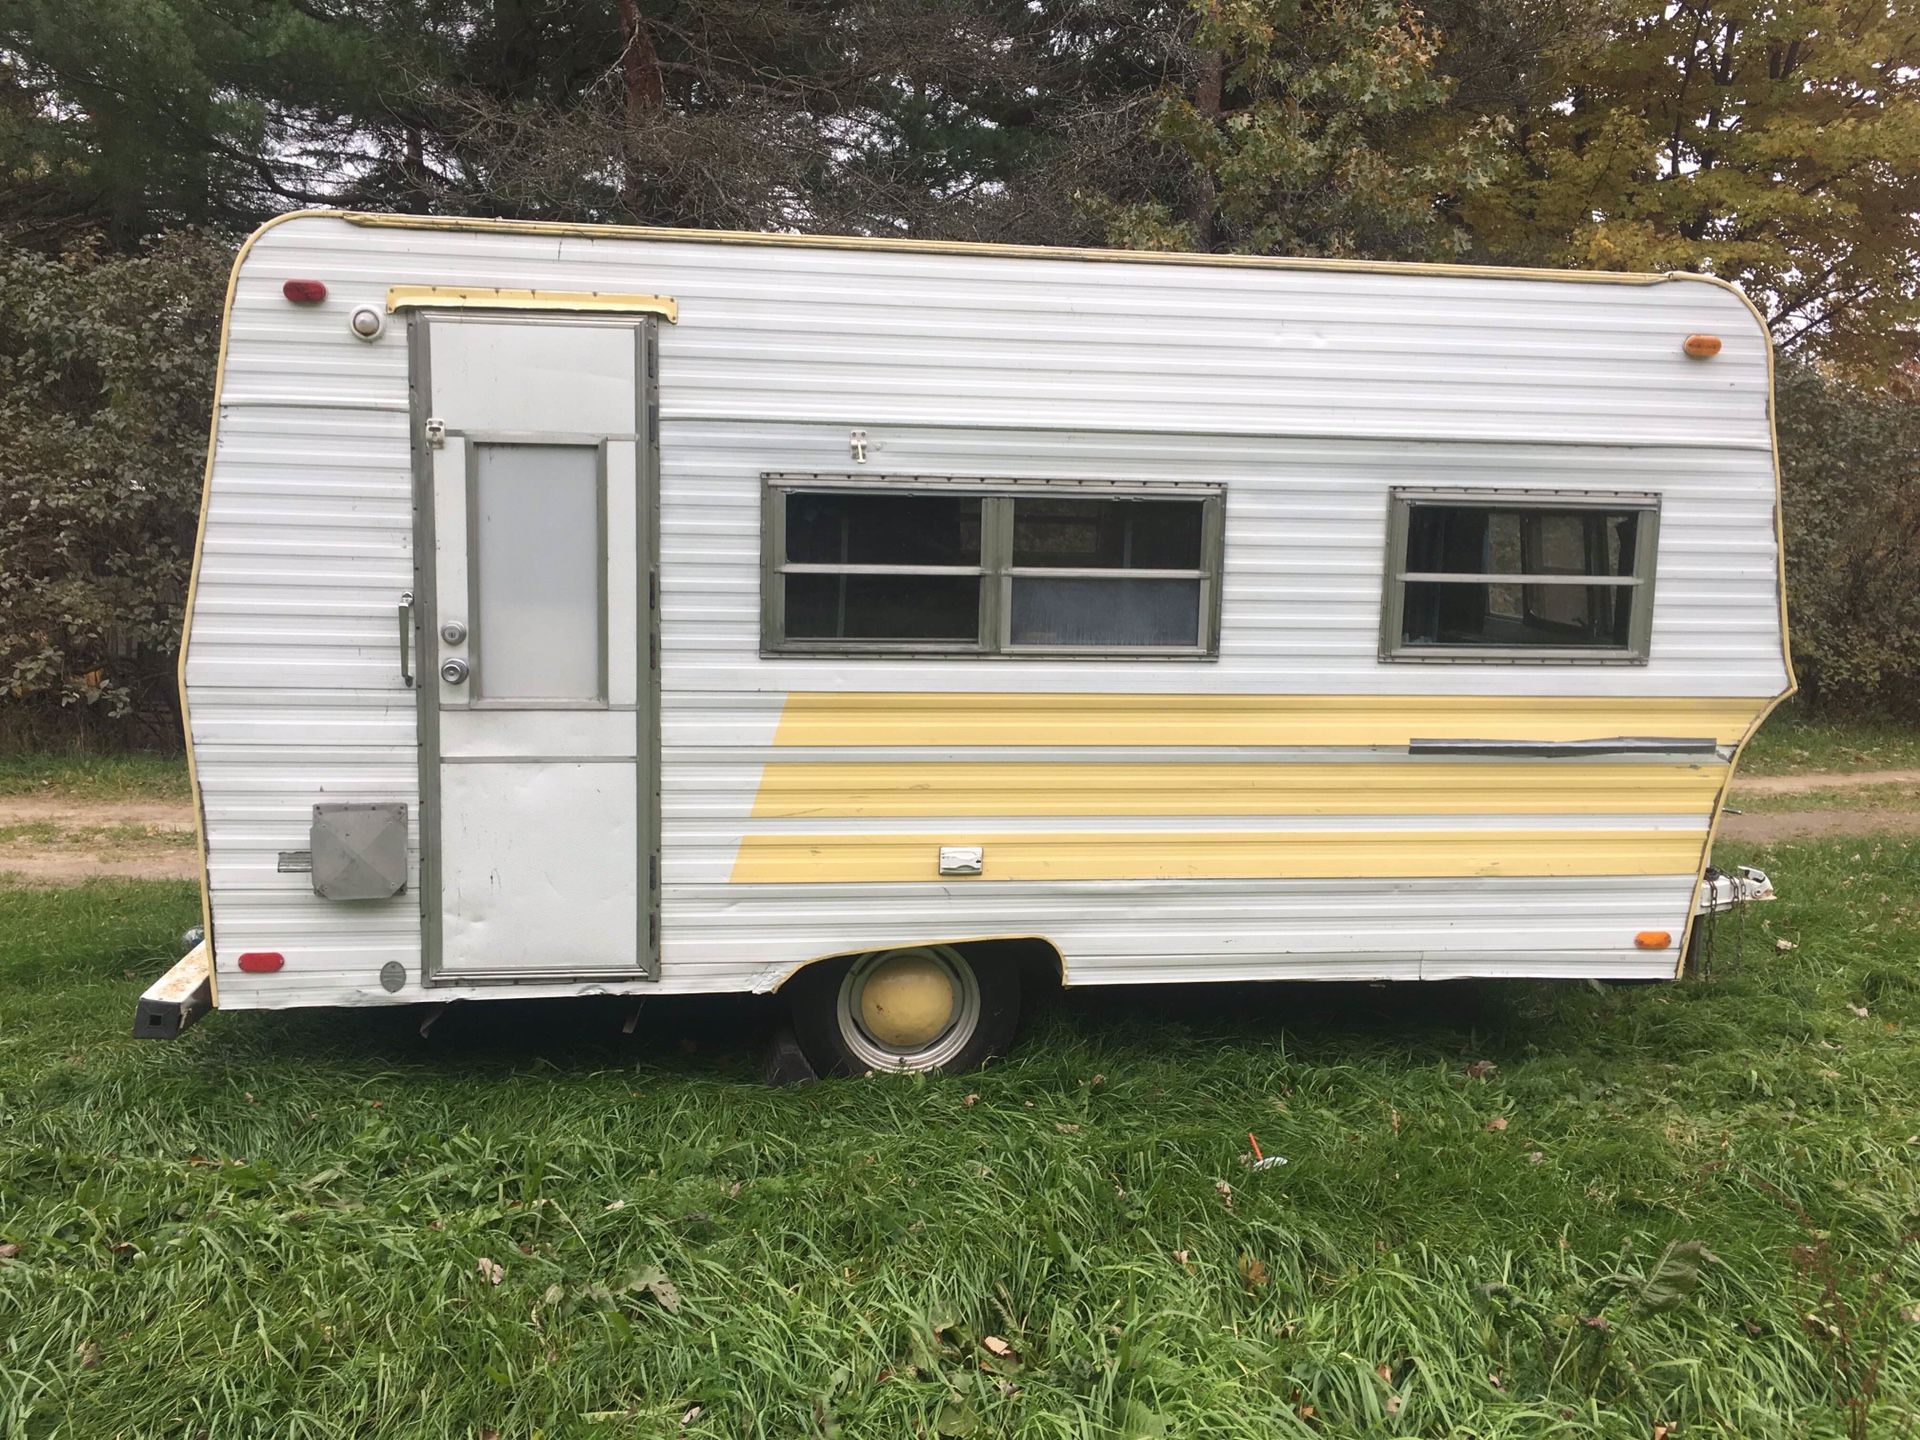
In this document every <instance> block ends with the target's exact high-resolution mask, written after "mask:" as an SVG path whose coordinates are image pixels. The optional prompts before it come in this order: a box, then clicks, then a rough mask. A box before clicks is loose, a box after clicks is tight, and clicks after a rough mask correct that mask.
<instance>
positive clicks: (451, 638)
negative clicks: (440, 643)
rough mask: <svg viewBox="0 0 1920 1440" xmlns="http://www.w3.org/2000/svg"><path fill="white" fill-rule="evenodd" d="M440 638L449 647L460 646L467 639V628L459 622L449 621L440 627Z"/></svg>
mask: <svg viewBox="0 0 1920 1440" xmlns="http://www.w3.org/2000/svg"><path fill="white" fill-rule="evenodd" d="M440 638H441V639H442V640H444V641H446V642H447V644H449V645H458V644H459V643H460V642H461V641H463V640H465V639H466V638H467V627H466V626H464V625H462V624H461V623H460V622H459V621H458V620H449V621H447V623H446V624H444V625H442V626H441V627H440Z"/></svg>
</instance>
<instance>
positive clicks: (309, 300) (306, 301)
mask: <svg viewBox="0 0 1920 1440" xmlns="http://www.w3.org/2000/svg"><path fill="white" fill-rule="evenodd" d="M280 293H281V294H282V295H284V296H286V297H287V298H288V299H289V300H291V301H293V303H294V304H296V305H318V304H319V303H320V302H321V301H322V300H324V299H326V298H327V287H326V285H325V284H324V283H323V282H321V281H319V280H289V281H287V283H286V284H284V285H282V286H281V287H280Z"/></svg>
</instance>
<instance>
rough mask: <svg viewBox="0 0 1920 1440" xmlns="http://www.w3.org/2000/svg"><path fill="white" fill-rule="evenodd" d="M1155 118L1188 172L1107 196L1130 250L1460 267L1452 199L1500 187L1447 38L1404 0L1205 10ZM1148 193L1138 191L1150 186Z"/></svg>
mask: <svg viewBox="0 0 1920 1440" xmlns="http://www.w3.org/2000/svg"><path fill="white" fill-rule="evenodd" d="M1182 28H1183V32H1184V33H1183V37H1182V38H1183V44H1182V50H1181V53H1182V55H1183V63H1182V64H1181V65H1180V66H1179V67H1178V68H1177V69H1176V70H1175V71H1174V72H1173V73H1172V74H1170V75H1169V77H1168V79H1169V82H1170V83H1169V85H1168V88H1166V90H1165V91H1164V92H1163V94H1162V97H1161V100H1160V103H1159V105H1158V107H1157V109H1156V112H1155V113H1154V115H1153V116H1152V119H1151V122H1150V134H1151V136H1152V137H1153V138H1154V139H1155V140H1156V141H1158V142H1159V143H1160V144H1161V145H1162V146H1163V147H1165V149H1166V151H1167V152H1168V153H1169V154H1170V155H1171V156H1172V157H1176V160H1177V162H1182V163H1176V164H1174V165H1173V166H1171V167H1169V166H1167V165H1165V164H1163V165H1161V166H1160V167H1158V169H1157V170H1156V169H1148V170H1146V171H1144V172H1142V173H1141V175H1140V176H1139V184H1138V186H1137V187H1136V193H1135V194H1134V195H1133V196H1131V197H1119V198H1114V197H1094V198H1093V199H1092V201H1091V204H1092V205H1093V207H1094V208H1095V209H1096V210H1097V211H1098V212H1099V213H1100V214H1101V215H1102V216H1103V218H1104V219H1105V220H1106V223H1107V226H1108V229H1109V233H1110V234H1111V236H1112V238H1113V239H1114V240H1115V241H1116V242H1117V243H1119V244H1123V245H1130V246H1141V247H1148V248H1155V249H1181V250H1189V249H1201V250H1213V249H1218V250H1235V251H1246V252H1251V253H1260V254H1292V255H1300V254H1306V255H1369V256H1389V257H1394V258H1400V259H1425V258H1440V259H1451V258H1455V256H1456V254H1457V252H1458V251H1460V250H1462V249H1464V248H1465V247H1466V245H1467V244H1468V241H1469V237H1468V235H1467V233H1466V232H1465V231H1464V230H1463V229H1462V228H1461V227H1460V226H1458V225H1457V224H1456V223H1454V222H1453V221H1452V220H1451V219H1450V218H1449V216H1448V214H1447V213H1446V203H1447V200H1448V197H1451V196H1455V195H1458V194H1460V193H1462V192H1468V191H1472V190H1475V189H1477V188H1479V187H1481V186H1483V185H1485V184H1486V183H1487V182H1488V181H1489V180H1490V179H1491V177H1492V174H1493V168H1492V160H1493V156H1494V147H1493V144H1492V139H1493V137H1492V135H1491V134H1490V133H1488V132H1487V130H1486V127H1484V126H1478V125H1475V124H1473V123H1471V122H1465V123H1463V122H1462V121H1461V120H1460V119H1459V118H1458V117H1457V115H1456V114H1454V113H1453V112H1452V111H1451V110H1450V108H1449V104H1448V101H1449V97H1450V95H1451V93H1452V91H1453V89H1454V81H1453V80H1452V79H1451V78H1450V77H1449V76H1447V75H1446V74H1445V73H1444V71H1443V69H1442V67H1441V65H1440V49H1441V35H1440V33H1439V32H1438V31H1437V30H1435V29H1434V28H1433V27H1432V26H1431V25H1429V24H1428V23H1427V21H1426V20H1425V18H1424V17H1423V15H1422V14H1421V12H1420V11H1418V10H1416V9H1414V8H1413V7H1412V6H1411V5H1410V4H1406V3H1403V0H1334V3H1318V0H1195V3H1194V4H1193V6H1192V7H1191V11H1190V13H1189V14H1188V15H1187V16H1186V17H1183V27H1182ZM1141 187H1144V188H1145V189H1147V190H1148V191H1149V192H1156V191H1157V192H1158V193H1148V194H1144V195H1142V194H1140V193H1138V190H1139V188H1141Z"/></svg>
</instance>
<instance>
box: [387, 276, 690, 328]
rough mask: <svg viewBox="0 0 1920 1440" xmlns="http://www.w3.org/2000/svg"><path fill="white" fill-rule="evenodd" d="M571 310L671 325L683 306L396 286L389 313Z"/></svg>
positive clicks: (668, 301)
mask: <svg viewBox="0 0 1920 1440" xmlns="http://www.w3.org/2000/svg"><path fill="white" fill-rule="evenodd" d="M425 306H431V307H432V308H434V309H436V310H571V311H581V312H585V313H595V312H607V313H612V314H617V315H658V316H659V317H660V318H661V319H663V320H665V321H666V322H667V323H668V324H669V325H673V324H677V323H678V322H679V319H680V302H679V301H678V300H675V299H674V298H673V297H672V296H671V295H616V294H613V293H610V292H608V291H603V290H502V289H500V288H499V287H497V286H492V285H394V286H392V287H390V288H389V289H388V290H387V313H388V314H392V313H394V312H395V311H399V310H417V309H420V308H422V307H425Z"/></svg>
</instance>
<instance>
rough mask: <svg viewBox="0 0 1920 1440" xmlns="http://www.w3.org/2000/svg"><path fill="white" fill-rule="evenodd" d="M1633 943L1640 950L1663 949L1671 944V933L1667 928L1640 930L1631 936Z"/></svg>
mask: <svg viewBox="0 0 1920 1440" xmlns="http://www.w3.org/2000/svg"><path fill="white" fill-rule="evenodd" d="M1633 943H1634V944H1636V945H1638V946H1639V947H1640V948H1641V949H1642V950H1664V949H1666V948H1667V947H1668V946H1669V945H1671V944H1673V934H1672V932H1670V931H1667V930H1642V931H1641V932H1640V933H1639V934H1638V935H1636V936H1634V937H1633Z"/></svg>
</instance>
